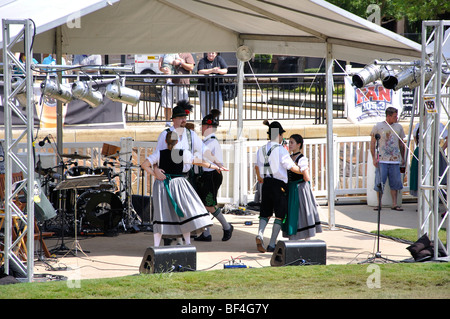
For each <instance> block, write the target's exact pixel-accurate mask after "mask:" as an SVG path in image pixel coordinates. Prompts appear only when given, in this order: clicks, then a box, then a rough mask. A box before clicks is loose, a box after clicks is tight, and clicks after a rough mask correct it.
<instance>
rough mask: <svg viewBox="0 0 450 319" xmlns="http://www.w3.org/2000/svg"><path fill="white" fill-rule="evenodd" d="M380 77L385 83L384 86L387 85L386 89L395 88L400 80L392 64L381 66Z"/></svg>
mask: <svg viewBox="0 0 450 319" xmlns="http://www.w3.org/2000/svg"><path fill="white" fill-rule="evenodd" d="M380 78H381V82H382V83H383V87H385V88H386V89H393V88H395V86H396V85H397V83H398V80H397V78H396V77H395V73H394V70H393V69H392V68H391V67H390V66H385V67H382V68H381V72H380Z"/></svg>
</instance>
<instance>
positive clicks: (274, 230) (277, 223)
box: [269, 218, 283, 247]
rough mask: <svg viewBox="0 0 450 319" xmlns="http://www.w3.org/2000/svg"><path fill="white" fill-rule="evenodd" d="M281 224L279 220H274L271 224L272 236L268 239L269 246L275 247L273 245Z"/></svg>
mask: <svg viewBox="0 0 450 319" xmlns="http://www.w3.org/2000/svg"><path fill="white" fill-rule="evenodd" d="M282 224H283V221H282V220H281V219H277V218H276V219H275V220H274V222H273V228H272V236H271V237H270V242H269V246H271V247H275V244H276V242H277V238H278V234H279V233H280V230H281V225H282Z"/></svg>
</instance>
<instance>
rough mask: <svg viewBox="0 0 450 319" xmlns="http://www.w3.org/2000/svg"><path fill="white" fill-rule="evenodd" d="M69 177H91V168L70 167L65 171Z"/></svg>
mask: <svg viewBox="0 0 450 319" xmlns="http://www.w3.org/2000/svg"><path fill="white" fill-rule="evenodd" d="M67 173H68V174H69V175H70V176H81V175H91V174H92V168H90V167H88V166H72V167H71V168H69V169H68V170H67Z"/></svg>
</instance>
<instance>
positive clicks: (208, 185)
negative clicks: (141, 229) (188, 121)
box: [194, 109, 233, 241]
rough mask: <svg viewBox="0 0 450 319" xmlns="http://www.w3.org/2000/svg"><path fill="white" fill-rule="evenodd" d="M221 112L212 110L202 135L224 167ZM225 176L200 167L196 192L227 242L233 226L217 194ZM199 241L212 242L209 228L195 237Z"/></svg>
mask: <svg viewBox="0 0 450 319" xmlns="http://www.w3.org/2000/svg"><path fill="white" fill-rule="evenodd" d="M219 116H220V111H219V110H217V109H213V110H211V113H210V114H208V115H206V116H205V117H204V118H203V120H202V135H203V136H204V137H205V138H204V139H203V144H205V145H206V146H207V147H208V148H209V149H210V150H211V153H212V154H213V155H214V156H215V157H216V158H217V159H218V160H219V161H220V163H221V164H222V165H223V154H222V149H221V147H220V143H219V141H218V139H217V137H216V134H215V132H216V130H217V127H218V126H219ZM222 180H223V176H222V173H221V172H220V171H217V170H215V169H212V168H201V167H198V172H197V174H196V181H195V184H196V186H197V187H196V190H197V193H198V195H199V196H200V198H201V200H202V202H203V204H204V205H205V207H206V210H207V211H208V212H210V213H211V214H212V215H213V216H214V217H215V218H217V220H218V221H219V222H220V224H221V225H222V228H223V237H222V241H227V240H229V239H230V238H231V236H232V233H233V226H232V225H231V224H230V223H228V222H227V221H226V219H225V217H224V216H223V214H222V211H221V209H220V208H218V207H217V193H218V191H219V188H220V186H221V185H222ZM194 240H197V241H211V240H212V236H211V232H210V230H209V228H207V229H206V230H205V231H204V232H203V233H202V234H201V235H200V236H198V237H195V238H194Z"/></svg>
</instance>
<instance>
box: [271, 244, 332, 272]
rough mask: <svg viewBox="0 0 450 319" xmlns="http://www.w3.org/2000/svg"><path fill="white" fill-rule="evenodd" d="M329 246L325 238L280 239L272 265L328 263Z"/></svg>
mask: <svg viewBox="0 0 450 319" xmlns="http://www.w3.org/2000/svg"><path fill="white" fill-rule="evenodd" d="M326 262H327V246H326V243H325V242H324V241H323V240H292V241H291V240H290V241H281V240H280V241H278V242H277V245H276V247H275V251H274V252H273V255H272V259H271V260H270V265H271V266H272V267H279V266H298V265H326Z"/></svg>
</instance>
